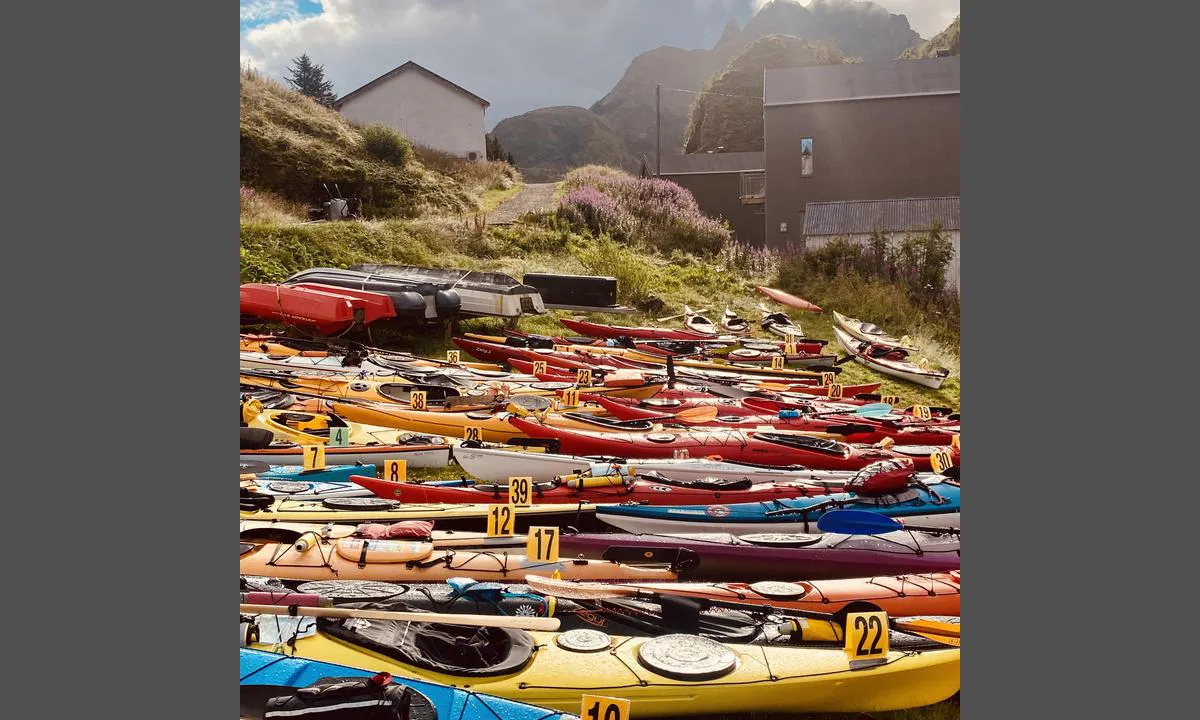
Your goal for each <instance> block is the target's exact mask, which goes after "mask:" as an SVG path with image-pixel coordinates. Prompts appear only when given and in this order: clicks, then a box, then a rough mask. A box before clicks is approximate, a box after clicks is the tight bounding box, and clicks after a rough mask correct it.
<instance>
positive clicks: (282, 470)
mask: <svg viewBox="0 0 1200 720" xmlns="http://www.w3.org/2000/svg"><path fill="white" fill-rule="evenodd" d="M351 475H367V476H369V477H375V466H374V465H370V464H366V463H363V464H357V463H356V464H354V465H326V466H325V467H324V468H323V469H321V470H308V471H305V470H304V468H303V467H301V466H299V465H272V466H271V469H270V470H269V471H267V472H264V473H259V475H258V477H259V478H260V479H262V480H286V481H290V482H326V483H347V484H348V483H349V482H350V476H351Z"/></svg>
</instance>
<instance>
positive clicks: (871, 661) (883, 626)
mask: <svg viewBox="0 0 1200 720" xmlns="http://www.w3.org/2000/svg"><path fill="white" fill-rule="evenodd" d="M846 654H847V655H848V656H849V657H850V668H851V669H854V668H859V667H866V666H868V665H876V664H879V663H885V662H887V656H888V616H887V613H885V612H866V613H850V614H849V615H847V616H846Z"/></svg>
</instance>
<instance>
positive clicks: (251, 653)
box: [240, 648, 576, 720]
mask: <svg viewBox="0 0 1200 720" xmlns="http://www.w3.org/2000/svg"><path fill="white" fill-rule="evenodd" d="M241 653H242V654H241V673H240V675H241V716H242V717H243V718H250V719H252V720H258V719H259V718H262V717H263V712H264V710H265V708H266V704H267V700H268V699H269V698H272V697H277V696H283V695H289V694H291V693H293V692H295V691H296V690H297V689H298V688H302V687H308V686H310V685H312V684H313V683H315V682H317V681H318V680H321V679H324V678H368V677H371V676H372V675H375V671H372V670H360V669H358V668H351V667H347V666H345V665H335V664H333V663H327V662H320V661H317V660H305V659H304V658H298V657H288V656H287V655H279V654H276V653H272V652H266V651H263V650H255V649H253V648H241ZM392 682H394V683H398V684H401V685H404V686H406V687H408V688H409V689H411V690H413V691H414V692H415V693H419V694H420V695H421V696H423V697H424V699H425V700H428V702H429V704H430V705H432V706H433V709H434V710H436V711H437V715H436V717H437V718H445V719H455V720H569V719H573V718H575V717H576V716H574V715H570V714H568V713H562V712H558V711H556V710H548V709H546V708H542V707H538V706H536V705H529V704H527V703H522V702H516V701H514V700H505V699H503V698H498V697H496V696H494V695H484V694H482V693H477V692H471V691H470V690H462V689H459V688H452V687H448V686H446V685H439V684H437V683H432V682H426V681H424V680H412V679H409V678H401V677H397V678H394V679H393V681H392ZM418 702H419V700H418ZM422 704H423V703H422Z"/></svg>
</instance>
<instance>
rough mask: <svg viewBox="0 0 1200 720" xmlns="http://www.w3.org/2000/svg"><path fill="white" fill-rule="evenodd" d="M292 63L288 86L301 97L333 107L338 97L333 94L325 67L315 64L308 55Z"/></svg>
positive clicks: (305, 54) (331, 84) (331, 83)
mask: <svg viewBox="0 0 1200 720" xmlns="http://www.w3.org/2000/svg"><path fill="white" fill-rule="evenodd" d="M292 63H293V65H292V67H290V68H288V70H289V71H290V72H291V74H292V76H291V77H289V78H288V79H287V81H288V84H289V85H291V86H292V87H293V88H294V89H295V90H296V91H297V92H299V93H300V94H301V95H307V96H308V97H310V98H312V99H313V100H316V101H317V102H319V103H321V104H322V105H325V106H326V107H333V102H334V101H335V100H337V95H334V94H333V82H332V81H331V80H326V79H325V66H324V65H316V64H314V63H313V61H312V60H311V59H310V58H309V57H308V53H304V54H303V55H301V56H300V57H298V58H296V59H295V60H293V61H292Z"/></svg>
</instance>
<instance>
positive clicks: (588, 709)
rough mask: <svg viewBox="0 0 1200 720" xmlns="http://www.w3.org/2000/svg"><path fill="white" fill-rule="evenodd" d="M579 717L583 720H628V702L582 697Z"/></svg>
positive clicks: (592, 696)
mask: <svg viewBox="0 0 1200 720" xmlns="http://www.w3.org/2000/svg"><path fill="white" fill-rule="evenodd" d="M580 717H581V718H583V720H629V700H627V699H625V698H614V697H604V696H603V695H584V696H583V703H582V709H581V710H580Z"/></svg>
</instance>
